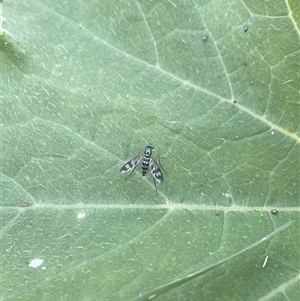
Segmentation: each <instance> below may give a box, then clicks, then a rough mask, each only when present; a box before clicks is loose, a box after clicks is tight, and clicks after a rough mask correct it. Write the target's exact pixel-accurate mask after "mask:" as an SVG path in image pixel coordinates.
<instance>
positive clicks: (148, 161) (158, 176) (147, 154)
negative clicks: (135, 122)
mask: <svg viewBox="0 0 300 301" xmlns="http://www.w3.org/2000/svg"><path fill="white" fill-rule="evenodd" d="M153 149H154V145H152V144H148V145H147V146H146V148H145V150H144V153H141V154H138V155H137V156H136V157H134V158H133V159H131V160H130V161H128V162H127V163H125V164H124V165H123V167H122V168H121V169H120V172H121V173H124V172H126V171H129V170H131V169H132V172H131V173H130V174H129V176H128V177H127V178H126V179H125V180H127V179H128V178H129V177H130V176H131V175H132V173H133V172H134V170H135V169H136V167H137V165H138V164H139V163H140V162H141V161H142V175H143V176H145V175H146V173H147V171H148V169H149V166H150V172H151V174H152V176H153V182H154V185H155V188H156V193H157V187H156V182H155V180H156V181H157V182H158V183H162V182H163V180H164V178H163V173H162V171H161V169H160V167H159V165H158V163H157V162H156V161H155V159H154V158H153V155H152V151H153Z"/></svg>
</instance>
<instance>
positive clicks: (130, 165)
mask: <svg viewBox="0 0 300 301" xmlns="http://www.w3.org/2000/svg"><path fill="white" fill-rule="evenodd" d="M142 157H143V155H142V154H139V155H137V156H136V157H135V158H133V159H131V160H130V161H128V162H127V163H125V164H124V166H122V168H121V169H120V173H124V172H126V171H128V170H130V169H132V168H133V169H134V168H136V166H137V165H138V164H139V163H140V161H141V159H142Z"/></svg>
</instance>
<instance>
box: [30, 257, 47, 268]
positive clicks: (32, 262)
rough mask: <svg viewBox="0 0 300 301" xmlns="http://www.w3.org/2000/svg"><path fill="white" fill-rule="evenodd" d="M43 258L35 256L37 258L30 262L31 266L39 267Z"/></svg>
mask: <svg viewBox="0 0 300 301" xmlns="http://www.w3.org/2000/svg"><path fill="white" fill-rule="evenodd" d="M43 261H44V260H43V259H40V258H35V259H32V260H31V261H30V262H29V267H31V268H37V267H39V266H40V265H41V264H42V263H43Z"/></svg>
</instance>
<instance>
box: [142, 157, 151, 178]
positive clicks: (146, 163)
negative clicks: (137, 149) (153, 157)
mask: <svg viewBox="0 0 300 301" xmlns="http://www.w3.org/2000/svg"><path fill="white" fill-rule="evenodd" d="M149 161H150V158H144V160H143V162H142V175H143V176H144V175H145V174H146V173H147V170H148V168H149Z"/></svg>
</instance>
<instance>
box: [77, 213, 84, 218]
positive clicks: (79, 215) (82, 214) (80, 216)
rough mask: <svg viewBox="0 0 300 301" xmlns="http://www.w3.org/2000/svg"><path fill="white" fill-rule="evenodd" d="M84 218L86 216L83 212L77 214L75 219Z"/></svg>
mask: <svg viewBox="0 0 300 301" xmlns="http://www.w3.org/2000/svg"><path fill="white" fill-rule="evenodd" d="M85 216H86V214H85V213H84V212H79V213H78V214H77V218H84V217H85Z"/></svg>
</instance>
